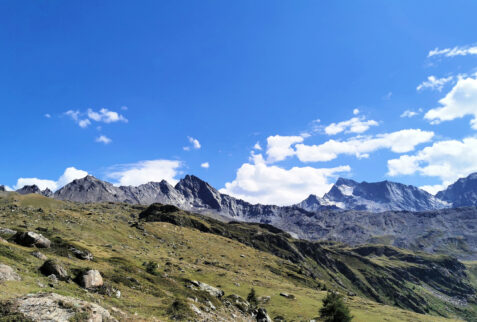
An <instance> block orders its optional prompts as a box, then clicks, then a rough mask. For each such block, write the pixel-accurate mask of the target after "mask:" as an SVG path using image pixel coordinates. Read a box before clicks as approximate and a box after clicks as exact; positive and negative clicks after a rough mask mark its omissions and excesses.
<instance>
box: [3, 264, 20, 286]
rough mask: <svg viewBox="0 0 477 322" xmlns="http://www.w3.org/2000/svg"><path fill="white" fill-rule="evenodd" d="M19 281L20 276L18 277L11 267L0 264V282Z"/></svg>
mask: <svg viewBox="0 0 477 322" xmlns="http://www.w3.org/2000/svg"><path fill="white" fill-rule="evenodd" d="M20 280H21V277H20V275H18V274H17V273H16V272H15V270H14V269H13V268H12V267H10V266H8V265H5V264H1V263H0V282H4V281H20Z"/></svg>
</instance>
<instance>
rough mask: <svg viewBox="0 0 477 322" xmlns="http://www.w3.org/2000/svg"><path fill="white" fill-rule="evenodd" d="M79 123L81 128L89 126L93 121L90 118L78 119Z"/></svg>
mask: <svg viewBox="0 0 477 322" xmlns="http://www.w3.org/2000/svg"><path fill="white" fill-rule="evenodd" d="M78 125H79V126H80V127H81V128H85V127H88V126H89V125H91V121H90V120H88V119H83V120H79V121H78Z"/></svg>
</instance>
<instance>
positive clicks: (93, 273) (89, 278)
mask: <svg viewBox="0 0 477 322" xmlns="http://www.w3.org/2000/svg"><path fill="white" fill-rule="evenodd" d="M77 280H78V283H79V284H80V285H81V287H83V288H86V289H89V288H95V287H100V286H103V277H102V276H101V273H100V272H99V271H97V270H95V269H90V270H89V271H86V272H83V273H81V274H80V275H79V276H78V277H77Z"/></svg>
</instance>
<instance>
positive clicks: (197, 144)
mask: <svg viewBox="0 0 477 322" xmlns="http://www.w3.org/2000/svg"><path fill="white" fill-rule="evenodd" d="M187 139H188V140H189V142H190V144H191V146H185V147H183V149H184V151H190V149H191V148H194V149H196V150H198V149H200V148H201V145H200V142H199V140H197V139H194V138H193V137H191V136H188V137H187Z"/></svg>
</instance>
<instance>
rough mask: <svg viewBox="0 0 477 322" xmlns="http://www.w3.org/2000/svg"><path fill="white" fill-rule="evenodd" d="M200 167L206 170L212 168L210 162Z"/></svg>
mask: <svg viewBox="0 0 477 322" xmlns="http://www.w3.org/2000/svg"><path fill="white" fill-rule="evenodd" d="M200 166H201V167H202V168H204V169H208V168H209V167H210V164H209V162H204V163H201V165H200Z"/></svg>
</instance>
